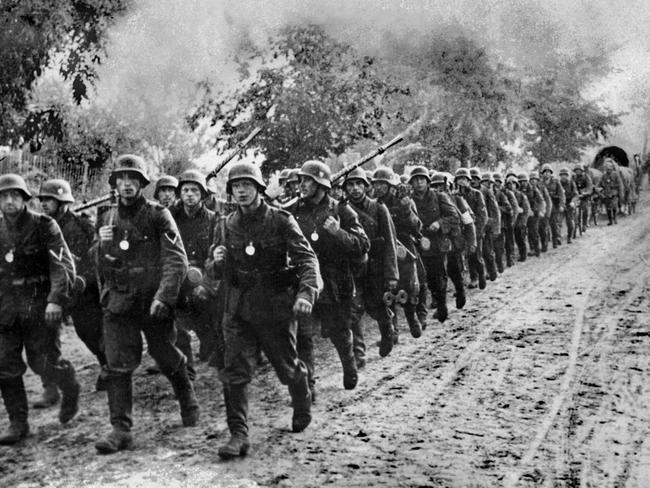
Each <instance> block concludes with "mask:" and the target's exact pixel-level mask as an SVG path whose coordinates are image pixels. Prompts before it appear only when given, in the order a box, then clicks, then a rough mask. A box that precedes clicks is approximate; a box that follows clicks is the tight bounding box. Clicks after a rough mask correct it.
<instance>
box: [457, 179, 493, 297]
mask: <svg viewBox="0 0 650 488" xmlns="http://www.w3.org/2000/svg"><path fill="white" fill-rule="evenodd" d="M460 194H461V196H462V197H463V198H464V199H465V201H466V202H467V204H468V205H469V207H470V209H471V210H472V214H473V216H474V227H475V232H476V250H475V251H474V252H468V253H467V264H468V267H469V276H470V279H471V280H472V285H471V286H473V287H476V281H477V280H478V286H479V288H480V289H481V290H482V289H484V288H485V261H484V260H483V242H484V236H485V228H486V226H487V222H488V212H487V208H486V206H485V199H484V198H483V193H481V191H480V190H477V189H475V188H472V187H470V186H465V187H461V188H460Z"/></svg>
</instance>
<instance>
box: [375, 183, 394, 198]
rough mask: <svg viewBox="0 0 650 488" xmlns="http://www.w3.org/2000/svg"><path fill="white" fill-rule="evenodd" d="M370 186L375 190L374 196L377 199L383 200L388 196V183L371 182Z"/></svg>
mask: <svg viewBox="0 0 650 488" xmlns="http://www.w3.org/2000/svg"><path fill="white" fill-rule="evenodd" d="M372 186H373V188H374V189H375V196H376V197H377V198H384V197H385V196H386V195H388V192H389V190H390V186H388V183H386V182H385V181H375V182H373V184H372Z"/></svg>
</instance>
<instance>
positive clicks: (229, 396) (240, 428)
mask: <svg viewBox="0 0 650 488" xmlns="http://www.w3.org/2000/svg"><path fill="white" fill-rule="evenodd" d="M223 397H224V400H225V403H226V421H227V423H228V430H230V439H228V442H226V443H225V444H224V445H223V446H221V447H220V448H219V451H218V454H219V457H220V458H222V459H232V458H235V457H239V456H245V455H246V454H247V453H248V449H249V448H250V443H249V441H248V393H247V385H246V384H243V385H226V384H225V383H224V385H223Z"/></svg>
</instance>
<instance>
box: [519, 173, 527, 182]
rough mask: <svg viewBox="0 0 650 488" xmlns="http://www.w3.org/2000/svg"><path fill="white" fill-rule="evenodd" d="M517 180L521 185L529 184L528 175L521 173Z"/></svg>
mask: <svg viewBox="0 0 650 488" xmlns="http://www.w3.org/2000/svg"><path fill="white" fill-rule="evenodd" d="M517 179H518V180H519V182H520V183H524V182H526V183H528V175H527V174H526V173H519V175H517Z"/></svg>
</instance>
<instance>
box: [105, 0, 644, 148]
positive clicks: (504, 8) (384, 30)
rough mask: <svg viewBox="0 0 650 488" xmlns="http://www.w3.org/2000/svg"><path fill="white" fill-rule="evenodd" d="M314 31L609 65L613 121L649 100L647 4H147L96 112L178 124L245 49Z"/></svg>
mask: <svg viewBox="0 0 650 488" xmlns="http://www.w3.org/2000/svg"><path fill="white" fill-rule="evenodd" d="M307 23H315V24H319V25H323V26H324V27H325V28H326V29H327V31H328V32H329V33H330V34H331V35H332V36H334V37H336V38H338V39H340V40H342V41H345V42H348V43H350V44H352V45H353V46H354V47H355V48H356V49H358V50H359V51H360V52H361V53H364V54H372V55H375V56H378V57H381V56H382V55H383V54H384V53H386V52H388V51H390V49H391V47H392V46H391V43H392V42H393V40H395V39H398V40H399V39H417V38H419V37H420V36H425V35H431V34H432V33H442V34H445V35H454V36H459V35H462V36H467V37H470V38H472V39H473V40H474V41H475V42H476V43H478V44H479V45H481V46H484V47H485V48H486V50H487V51H488V53H489V54H490V55H491V56H492V57H493V59H495V60H498V61H500V62H504V63H507V64H508V65H509V66H511V67H514V68H521V69H522V70H525V69H528V70H530V69H544V68H548V67H553V66H561V65H562V64H563V63H566V62H571V61H572V60H574V59H582V58H588V57H592V56H598V55H604V56H606V57H607V59H608V60H609V61H610V62H611V64H612V66H614V67H615V68H616V71H613V72H612V73H611V74H606V75H605V76H602V77H601V78H599V79H597V80H594V82H593V83H592V84H591V86H590V87H589V90H588V92H587V93H588V94H589V95H590V96H593V97H597V98H599V99H600V100H601V103H603V104H604V105H607V106H611V107H612V108H613V109H614V110H627V111H632V108H633V107H634V106H635V105H634V104H635V103H637V102H639V101H644V100H645V99H647V97H646V95H647V93H646V91H645V90H644V87H645V86H646V85H647V84H648V83H647V82H648V80H650V63H648V59H649V56H648V50H647V48H646V44H647V35H646V29H647V26H648V25H650V4H648V3H646V2H645V1H643V0H627V1H626V2H611V1H610V0H489V1H486V2H476V1H475V0H458V1H456V2H449V1H448V0H358V1H356V2H349V1H348V0H282V1H281V2H278V1H274V0H239V1H237V2H234V1H228V0H212V1H211V0H188V1H185V2H178V1H177V0H139V1H136V2H135V4H134V7H133V9H132V10H131V11H130V12H129V14H128V15H127V16H126V17H125V18H124V19H122V20H121V21H120V22H119V23H118V24H117V25H116V26H115V27H114V28H113V29H112V30H111V32H110V38H109V39H110V42H109V45H108V58H107V60H106V62H105V63H104V65H103V66H102V67H101V69H100V82H99V84H98V86H97V98H96V100H97V101H96V103H97V104H100V105H103V106H104V107H107V108H110V109H111V110H112V111H113V112H115V113H117V114H118V116H119V118H120V119H122V120H123V121H124V122H125V123H129V122H130V121H132V120H140V121H142V120H143V119H145V120H150V121H157V123H158V124H159V125H160V126H161V127H164V126H165V125H166V124H179V123H181V121H182V117H183V116H184V115H186V114H187V113H188V112H189V110H190V108H191V106H192V104H193V103H194V102H195V101H196V96H197V88H196V83H197V82H198V81H201V80H208V81H210V82H211V83H213V84H214V85H215V86H217V87H221V88H228V87H232V86H235V85H236V84H237V82H238V74H237V71H236V66H235V64H234V63H233V59H234V58H235V57H236V56H237V54H238V53H239V52H240V50H241V48H242V46H244V45H249V44H250V43H252V44H253V45H256V46H258V47H263V46H264V45H265V43H266V41H267V39H268V36H270V35H273V34H274V33H275V32H277V31H279V30H280V29H281V28H283V27H285V26H287V25H295V24H307ZM648 111H650V108H648ZM637 112H638V110H637ZM626 121H627V119H626ZM628 122H629V125H627V126H626V128H625V129H624V130H628V131H629V130H632V129H630V128H631V127H632V126H633V123H632V122H631V120H630V121H628ZM626 123H627V122H626ZM638 130H639V127H636V128H635V129H634V132H635V134H633V135H632V136H633V137H636V136H637V135H638V134H636V132H637V131H638Z"/></svg>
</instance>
